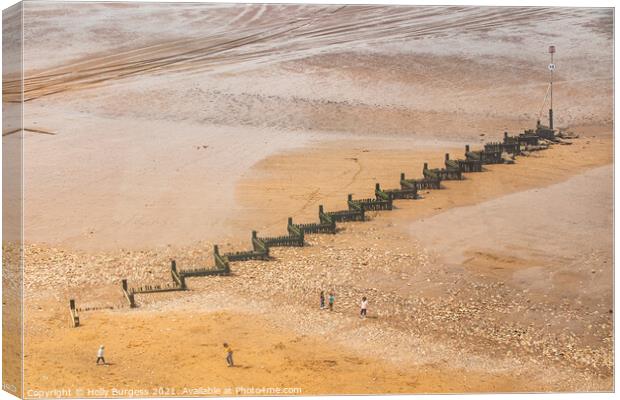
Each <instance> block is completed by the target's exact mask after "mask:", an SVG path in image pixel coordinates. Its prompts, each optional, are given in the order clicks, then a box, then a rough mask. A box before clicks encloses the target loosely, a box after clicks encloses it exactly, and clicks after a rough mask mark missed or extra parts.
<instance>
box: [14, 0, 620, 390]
mask: <svg viewBox="0 0 620 400" xmlns="http://www.w3.org/2000/svg"><path fill="white" fill-rule="evenodd" d="M24 13H25V15H26V18H25V21H26V24H25V26H24V42H25V53H24V68H25V75H24V89H25V92H24V97H25V99H26V100H27V101H26V102H25V103H24V125H25V128H28V129H29V130H26V131H25V133H24V155H23V157H24V182H25V184H24V187H25V203H24V210H25V215H24V234H25V240H26V243H25V249H24V251H25V255H24V257H25V258H24V259H25V270H24V288H25V296H26V299H25V328H26V331H25V348H24V351H25V354H24V357H25V359H24V363H25V388H24V394H25V395H27V396H28V397H42V396H43V397H47V396H44V395H45V394H47V395H50V394H53V392H51V391H53V390H56V389H60V388H72V392H71V394H70V396H71V397H74V396H77V397H79V396H80V392H79V391H77V390H78V389H80V390H85V391H88V390H89V389H92V390H93V391H92V392H86V393H83V392H82V393H81V394H82V395H87V396H88V397H91V395H92V396H93V397H94V396H97V397H101V396H110V395H112V394H111V392H110V391H111V390H113V389H114V388H116V389H119V388H120V389H126V390H134V391H136V393H138V391H146V392H145V393H142V392H139V394H141V395H143V396H169V395H177V396H178V395H182V396H187V395H205V394H206V393H204V391H203V392H201V388H202V389H204V388H219V389H221V390H223V391H224V390H232V391H233V392H232V393H231V392H222V393H213V394H216V395H218V394H219V395H222V394H223V395H226V394H228V395H230V394H233V395H243V394H248V393H247V392H244V390H248V389H247V388H281V389H283V388H287V390H288V389H295V390H296V391H297V392H290V393H287V394H293V395H295V394H307V395H310V394H371V393H463V392H476V393H479V392H528V391H536V392H539V391H554V392H557V391H559V392H563V391H611V390H613V367H614V365H613V335H612V332H613V312H614V310H613V283H612V282H613V279H612V276H613V258H612V248H613V236H612V229H613V228H612V227H613V201H612V199H613V162H614V161H613V69H612V68H613V58H612V57H613V56H612V49H613V20H612V11H611V10H610V9H585V8H583V9H571V8H553V9H551V8H485V7H471V8H468V7H374V6H372V7H371V6H319V5H313V6H311V5H308V6H304V5H298V6H294V5H247V6H246V5H237V6H234V5H215V4H214V5H200V4H174V5H172V4H171V5H166V4H139V3H131V4H130V3H114V4H112V3H110V4H68V3H66V4H65V3H38V2H32V3H26V5H25V9H24ZM76 21H79V23H78V22H76ZM136 21H140V23H136ZM567 27H570V29H567ZM61 38H62V39H61ZM78 39H79V40H78ZM61 40H62V41H63V42H64V43H67V44H68V45H67V46H64V47H62V48H58V47H57V46H53V44H54V43H57V42H59V41H61ZM549 44H554V45H556V47H557V48H558V53H557V55H556V60H555V63H556V64H557V66H558V68H557V70H556V73H555V79H556V81H555V82H554V96H555V97H554V109H555V113H556V114H555V115H556V127H560V128H561V129H562V130H564V131H566V132H572V133H575V134H577V135H579V138H577V139H572V140H570V144H568V145H560V144H558V145H553V146H552V147H551V148H549V149H548V150H545V151H540V152H532V153H530V154H528V155H527V156H523V157H518V158H517V159H516V161H515V163H514V164H502V165H488V166H485V171H484V172H481V173H476V174H466V179H464V180H462V181H446V182H443V183H442V185H443V188H442V189H441V190H424V191H422V192H421V198H420V199H417V200H397V201H396V202H395V209H394V210H392V211H385V212H384V211H381V212H368V214H367V215H368V221H366V222H363V223H361V222H349V223H342V224H338V233H337V234H336V235H329V234H325V235H307V237H306V243H307V245H306V246H304V247H300V248H273V249H272V252H271V255H272V259H271V260H269V261H246V262H232V263H231V268H232V274H231V276H218V277H203V278H190V279H188V286H189V289H190V290H187V291H183V292H170V293H163V294H149V295H140V296H137V297H136V299H137V302H138V307H137V308H136V309H130V308H128V306H127V302H126V300H125V299H124V297H123V294H122V291H121V286H120V281H121V279H128V281H129V282H130V284H132V285H143V284H146V285H149V284H152V285H156V284H158V283H160V282H167V281H169V280H170V260H171V259H174V260H176V262H177V265H178V266H179V268H181V269H183V268H189V267H197V266H202V267H205V266H211V265H212V264H213V245H214V244H217V245H218V246H219V247H220V250H221V251H223V252H227V251H239V250H247V249H248V248H250V247H251V243H250V234H251V231H252V230H257V231H258V232H260V233H261V234H263V235H281V234H285V233H286V222H287V218H288V217H292V218H293V219H294V221H296V222H315V221H316V220H317V212H318V206H319V205H323V206H324V207H325V208H326V209H327V210H339V209H343V208H346V196H347V194H353V196H354V197H355V198H366V197H371V196H372V195H373V191H374V186H375V184H376V183H380V184H381V186H382V187H383V188H387V189H391V188H396V187H398V186H399V176H400V174H401V173H405V174H406V175H407V176H408V177H412V178H414V177H421V175H422V167H423V164H424V163H425V162H427V163H429V165H430V166H431V167H440V166H442V165H443V160H444V156H445V153H449V154H450V157H451V158H454V159H456V158H460V157H463V153H464V147H465V145H466V144H469V145H471V146H472V147H473V148H479V147H480V146H481V145H482V144H483V143H484V142H489V141H497V140H500V139H501V138H502V136H503V133H504V131H508V132H510V133H511V134H517V133H520V132H522V131H523V129H529V128H533V127H534V126H535V123H536V120H537V118H541V117H542V118H543V122H546V110H543V112H542V115H541V103H542V100H543V97H544V95H545V90H546V87H547V80H548V71H547V69H546V66H547V63H548V61H549V60H548V54H547V53H546V50H547V46H548V45H549ZM16 85H17V84H16V83H15V82H14V81H11V80H9V81H8V82H5V85H4V87H3V101H4V102H5V104H10V102H11V101H15V96H16V95H15V88H16V87H17V86H16ZM5 130H6V129H5ZM5 134H6V132H5ZM10 137H11V136H10V135H9V136H5V138H10ZM5 140H6V139H5ZM4 201H5V202H6V201H9V202H10V201H15V199H14V198H13V199H12V198H10V197H8V198H7V195H6V194H5V198H4ZM5 236H6V234H5ZM11 246H12V244H11V243H7V242H6V241H5V244H4V247H3V249H4V254H5V259H7V257H6V256H7V255H9V254H11V249H12V247H11ZM5 264H6V263H5ZM7 268H8V267H7V266H6V265H5V270H6V269H7ZM321 290H324V291H326V292H329V291H333V292H334V293H335V294H336V302H335V307H334V310H333V311H326V310H321V309H319V307H318V301H319V293H320V291H321ZM362 296H367V297H368V298H369V302H370V305H369V317H368V318H367V319H364V320H361V319H360V318H359V317H358V312H359V301H360V299H361V298H362ZM69 299H75V300H76V302H77V304H78V307H80V308H82V309H87V308H91V309H93V310H90V311H83V312H81V315H80V319H81V326H80V327H79V328H72V327H70V326H69V322H68V301H69ZM95 309H96V310H95ZM5 318H6V317H5ZM5 322H6V321H5ZM224 341H228V342H230V343H231V344H232V346H233V347H234V349H235V357H236V360H237V363H238V366H237V367H236V368H227V367H226V363H225V361H224V351H223V348H222V342H224ZM102 343H103V344H105V345H106V351H107V354H106V359H107V360H108V361H109V365H107V366H96V365H95V358H96V357H95V356H96V351H97V348H98V346H99V345H100V344H102ZM14 354H15V355H16V353H14ZM6 357H10V354H9V355H6V356H5V358H6ZM243 388H245V389H243ZM95 390H100V391H99V392H97V391H95ZM106 391H107V392H106ZM126 394H129V393H126ZM209 394H210V393H209ZM259 394H267V393H259Z"/></svg>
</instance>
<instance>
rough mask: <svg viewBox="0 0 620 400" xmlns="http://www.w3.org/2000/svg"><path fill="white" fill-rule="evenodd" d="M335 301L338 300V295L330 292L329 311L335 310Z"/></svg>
mask: <svg viewBox="0 0 620 400" xmlns="http://www.w3.org/2000/svg"><path fill="white" fill-rule="evenodd" d="M334 301H336V296H334V293H331V292H330V293H329V311H334Z"/></svg>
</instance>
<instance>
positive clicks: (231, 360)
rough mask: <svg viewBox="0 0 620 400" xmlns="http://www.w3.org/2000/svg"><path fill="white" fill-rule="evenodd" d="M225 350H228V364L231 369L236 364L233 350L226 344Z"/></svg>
mask: <svg viewBox="0 0 620 400" xmlns="http://www.w3.org/2000/svg"><path fill="white" fill-rule="evenodd" d="M224 349H225V350H226V364H228V366H229V367H234V366H235V363H234V362H233V349H232V347H230V346H229V345H228V343H226V342H224Z"/></svg>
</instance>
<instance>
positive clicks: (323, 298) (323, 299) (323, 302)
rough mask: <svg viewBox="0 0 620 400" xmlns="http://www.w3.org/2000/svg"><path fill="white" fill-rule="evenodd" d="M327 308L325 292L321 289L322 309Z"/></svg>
mask: <svg viewBox="0 0 620 400" xmlns="http://www.w3.org/2000/svg"><path fill="white" fill-rule="evenodd" d="M324 309H325V292H324V291H322V290H321V310H324Z"/></svg>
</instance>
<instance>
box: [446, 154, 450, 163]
mask: <svg viewBox="0 0 620 400" xmlns="http://www.w3.org/2000/svg"><path fill="white" fill-rule="evenodd" d="M449 160H450V153H446V161H449Z"/></svg>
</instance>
